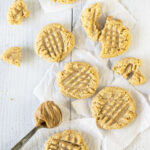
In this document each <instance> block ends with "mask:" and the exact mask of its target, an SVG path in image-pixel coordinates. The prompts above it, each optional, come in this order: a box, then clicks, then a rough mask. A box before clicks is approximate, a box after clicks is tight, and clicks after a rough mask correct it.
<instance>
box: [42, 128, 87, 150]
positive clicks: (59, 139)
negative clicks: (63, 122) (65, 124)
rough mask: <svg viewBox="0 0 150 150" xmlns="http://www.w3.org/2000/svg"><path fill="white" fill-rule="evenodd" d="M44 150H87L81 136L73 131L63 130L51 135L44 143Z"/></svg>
mask: <svg viewBox="0 0 150 150" xmlns="http://www.w3.org/2000/svg"><path fill="white" fill-rule="evenodd" d="M45 149H46V150H88V146H87V145H86V143H85V141H84V139H83V138H82V136H81V134H80V133H79V132H77V131H75V130H65V131H64V132H60V133H57V134H54V135H52V136H51V137H50V138H49V140H48V141H47V142H46V148H45Z"/></svg>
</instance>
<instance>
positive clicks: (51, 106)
mask: <svg viewBox="0 0 150 150" xmlns="http://www.w3.org/2000/svg"><path fill="white" fill-rule="evenodd" d="M35 120H36V126H35V127H34V128H33V129H32V130H31V131H30V132H29V133H28V134H27V135H26V136H25V137H24V138H22V139H21V140H20V141H19V142H18V143H17V144H16V145H15V146H14V147H13V148H12V149H11V150H18V149H20V148H21V147H23V145H25V143H26V142H27V141H28V140H29V139H30V138H31V137H32V136H33V135H34V134H35V133H36V131H37V130H38V129H40V128H55V127H57V126H59V125H60V123H61V122H62V112H61V110H60V108H59V107H58V106H57V105H56V104H55V103H54V102H53V101H46V102H44V103H42V104H41V105H40V106H39V108H38V109H37V111H36V112H35Z"/></svg>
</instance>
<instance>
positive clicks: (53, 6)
mask: <svg viewBox="0 0 150 150" xmlns="http://www.w3.org/2000/svg"><path fill="white" fill-rule="evenodd" d="M82 1H83V0H78V1H76V2H75V3H73V4H60V3H59V2H54V1H53V0H39V2H40V4H41V7H42V9H43V10H44V11H45V12H46V13H49V12H57V11H63V10H65V9H70V8H73V7H76V6H78V5H79V4H80V3H81V2H82Z"/></svg>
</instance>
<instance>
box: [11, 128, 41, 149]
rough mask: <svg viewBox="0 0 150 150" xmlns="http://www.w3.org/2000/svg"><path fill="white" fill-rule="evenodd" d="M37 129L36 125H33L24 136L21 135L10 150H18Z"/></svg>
mask: <svg viewBox="0 0 150 150" xmlns="http://www.w3.org/2000/svg"><path fill="white" fill-rule="evenodd" d="M38 129H39V127H38V126H36V127H34V128H33V129H32V130H31V131H30V132H29V133H28V134H27V135H26V136H25V137H23V138H22V139H21V140H20V141H19V142H18V143H17V144H16V145H15V146H14V147H13V148H11V150H20V149H21V148H22V146H24V145H25V144H26V143H27V142H28V140H29V139H30V138H31V137H32V136H33V135H34V134H35V133H36V131H37V130H38Z"/></svg>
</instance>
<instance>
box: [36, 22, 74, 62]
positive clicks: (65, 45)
mask: <svg viewBox="0 0 150 150" xmlns="http://www.w3.org/2000/svg"><path fill="white" fill-rule="evenodd" d="M74 47H75V36H74V35H73V33H72V32H69V31H68V30H67V29H66V28H64V27H63V26H62V25H61V24H49V25H47V26H45V27H44V28H43V29H42V30H41V31H40V33H39V34H38V36H37V39H36V42H35V50H36V53H37V55H39V56H40V57H42V58H43V59H45V60H47V61H52V62H60V61H62V60H63V59H64V58H65V57H66V56H67V55H68V54H69V53H70V52H71V51H72V49H73V48H74Z"/></svg>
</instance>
